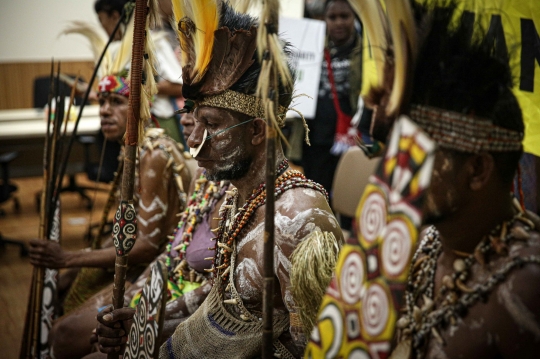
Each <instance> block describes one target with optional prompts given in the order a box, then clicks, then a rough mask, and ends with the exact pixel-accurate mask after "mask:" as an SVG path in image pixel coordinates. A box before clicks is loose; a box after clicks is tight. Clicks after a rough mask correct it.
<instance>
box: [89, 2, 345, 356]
mask: <svg viewBox="0 0 540 359" xmlns="http://www.w3.org/2000/svg"><path fill="white" fill-rule="evenodd" d="M173 9H174V13H175V24H176V25H177V26H178V30H179V37H180V43H181V46H182V56H183V59H182V60H183V80H184V88H183V92H184V97H185V98H186V99H187V100H186V105H187V107H188V109H189V110H194V115H195V119H196V121H195V127H194V129H193V132H192V134H191V136H190V137H189V139H188V145H189V146H190V147H191V151H192V154H193V156H194V157H195V159H196V160H197V161H198V163H199V166H200V167H204V168H205V169H206V176H207V178H208V179H210V180H215V181H219V180H230V181H231V183H232V184H233V185H234V186H235V189H233V190H231V191H229V192H228V194H227V198H226V199H225V204H224V205H223V206H222V207H221V211H220V216H219V219H220V224H219V226H218V228H216V229H215V230H214V232H215V235H216V238H215V243H216V244H215V250H216V253H215V256H214V257H210V258H208V259H209V260H212V261H213V268H212V269H211V272H212V273H213V276H214V277H213V286H212V290H211V291H210V293H209V294H208V297H207V298H206V300H205V302H204V303H203V304H202V306H201V307H200V308H199V309H198V310H197V311H196V312H195V313H194V314H192V315H191V316H190V317H189V318H188V319H187V320H185V321H184V322H182V323H181V324H180V325H179V326H178V327H177V328H176V331H175V332H174V334H173V335H172V337H170V338H169V339H168V340H167V341H166V343H165V344H163V346H162V347H161V350H160V357H162V358H221V357H223V358H231V357H236V358H251V357H254V356H257V355H259V354H260V350H261V343H262V324H261V323H262V322H261V317H262V294H263V282H264V281H263V277H262V274H263V256H262V252H263V245H264V242H265V238H264V223H263V222H264V212H265V204H266V192H265V187H266V185H265V175H264V168H265V161H266V155H267V153H266V147H265V138H266V131H267V129H266V126H267V123H266V121H267V120H268V121H270V118H267V117H266V116H265V109H264V108H263V107H262V105H261V104H262V101H261V100H260V98H258V97H256V96H255V93H256V88H257V79H258V77H259V74H260V72H261V71H264V69H261V63H260V62H259V60H258V59H257V54H256V50H257V42H256V37H257V33H258V32H259V31H260V30H261V29H260V28H257V27H256V22H255V19H254V18H252V17H250V16H247V15H241V14H238V13H236V12H234V11H233V10H232V9H231V7H230V6H229V5H228V4H227V3H226V2H219V1H215V0H204V1H174V2H173ZM276 39H277V36H276ZM275 45H276V46H282V45H281V44H279V43H275ZM277 61H282V66H281V69H280V76H279V97H278V102H279V104H278V110H277V116H276V117H275V118H273V119H272V121H276V122H277V124H278V125H279V126H282V125H283V124H284V116H285V113H286V111H287V108H288V106H289V105H290V103H291V99H292V90H293V84H292V81H289V82H288V81H287V78H289V79H290V78H291V77H292V76H291V71H290V69H289V68H288V65H287V63H286V61H284V59H277ZM276 147H277V149H276V157H275V165H276V177H277V179H276V182H275V185H274V189H273V190H274V193H275V195H276V202H275V246H274V253H275V270H274V273H275V277H276V278H277V281H278V283H279V284H278V285H277V286H275V288H274V293H273V298H274V308H275V309H274V312H273V328H274V337H273V338H274V341H273V347H274V352H275V353H276V355H279V356H281V357H282V358H294V357H299V356H300V355H301V353H302V352H303V346H304V344H305V338H304V336H303V333H304V329H303V328H302V324H301V321H300V319H299V316H298V310H299V308H298V307H297V303H296V302H295V300H296V298H295V297H294V295H293V294H291V282H290V276H291V273H290V272H291V270H292V269H293V268H292V266H291V256H292V254H293V251H294V250H295V248H296V247H297V246H298V245H299V244H300V243H303V242H304V241H305V240H306V238H307V237H309V235H310V234H311V232H314V231H316V230H319V231H322V232H328V235H326V236H324V238H325V239H327V241H326V243H327V244H326V245H327V247H324V248H330V250H332V249H333V248H334V247H333V246H334V244H335V243H336V242H337V241H336V238H337V239H338V240H341V238H342V234H341V230H340V229H339V226H338V224H337V222H336V220H335V218H334V216H333V215H332V212H331V209H330V207H329V205H328V202H327V197H326V192H325V190H324V188H323V187H322V186H320V185H318V184H316V183H314V182H312V181H310V180H307V179H306V178H305V177H304V176H303V175H302V174H301V173H299V172H297V171H293V170H290V169H289V168H288V162H287V160H286V159H285V157H284V155H283V150H282V148H281V145H279V144H278V145H277V146H276ZM270 190H272V189H270ZM321 238H322V237H321ZM319 240H321V239H320V238H319ZM321 241H322V240H321ZM328 246H329V247H328ZM311 247H312V248H313V247H317V246H311ZM317 248H319V249H320V250H321V251H323V249H321V248H322V247H317ZM323 256H324V254H323ZM312 261H316V259H315V258H312ZM321 266H324V263H321ZM131 315H133V314H132V312H131V311H130V310H129V309H119V310H115V311H113V312H112V313H110V312H109V311H108V310H107V311H105V312H104V313H102V314H100V315H99V316H98V320H99V321H100V322H101V324H100V325H99V328H98V332H99V334H100V344H101V345H102V346H103V347H104V349H105V351H109V352H114V351H116V349H118V348H114V346H115V345H121V344H122V343H123V342H125V339H122V338H118V337H117V336H118V333H117V331H115V330H114V329H111V328H109V326H110V327H113V326H114V324H115V322H116V321H122V320H123V319H126V317H130V316H131Z"/></svg>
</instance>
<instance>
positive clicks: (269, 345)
mask: <svg viewBox="0 0 540 359" xmlns="http://www.w3.org/2000/svg"><path fill="white" fill-rule="evenodd" d="M276 137H277V136H276V129H275V128H274V127H273V126H272V124H271V123H268V122H267V124H266V206H265V211H266V212H265V218H264V262H263V273H264V290H263V347H262V354H263V355H262V357H263V359H269V358H273V357H274V348H273V342H274V339H273V336H274V330H273V320H272V316H273V311H274V302H273V298H274V232H275V226H274V215H275V196H274V194H275V193H274V183H275V181H276Z"/></svg>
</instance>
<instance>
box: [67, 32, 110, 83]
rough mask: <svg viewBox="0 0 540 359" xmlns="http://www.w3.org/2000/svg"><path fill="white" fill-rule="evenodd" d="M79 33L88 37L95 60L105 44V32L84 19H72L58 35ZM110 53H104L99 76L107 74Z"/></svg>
mask: <svg viewBox="0 0 540 359" xmlns="http://www.w3.org/2000/svg"><path fill="white" fill-rule="evenodd" d="M69 34H79V35H82V36H84V37H86V38H87V39H88V41H89V42H90V48H91V50H92V54H93V55H94V61H95V62H97V61H98V60H99V57H100V56H101V52H102V51H103V49H104V48H105V45H106V44H107V38H106V36H105V34H104V33H103V32H101V31H99V29H98V28H97V27H96V25H95V24H91V23H88V22H84V21H72V22H70V23H69V24H68V26H67V27H66V28H65V29H64V30H63V31H62V32H61V33H60V35H69ZM111 62H112V60H111V54H110V52H109V51H107V53H105V56H104V57H103V61H102V62H101V69H100V71H99V77H100V78H101V77H103V76H105V75H106V74H107V69H109V68H110V67H111Z"/></svg>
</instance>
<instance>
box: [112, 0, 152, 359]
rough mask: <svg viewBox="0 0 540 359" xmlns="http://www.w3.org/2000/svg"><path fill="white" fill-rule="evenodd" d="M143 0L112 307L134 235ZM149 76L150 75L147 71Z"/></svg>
mask: <svg viewBox="0 0 540 359" xmlns="http://www.w3.org/2000/svg"><path fill="white" fill-rule="evenodd" d="M146 4H147V1H146V0H137V1H136V3H135V15H134V16H135V21H134V30H133V48H132V58H131V80H130V84H131V86H130V95H129V108H128V119H127V128H126V136H125V148H124V151H125V152H124V173H123V175H122V188H121V193H122V200H121V202H120V206H119V207H118V210H117V212H116V215H115V216H114V226H113V240H114V246H115V248H116V263H115V271H114V287H113V297H112V302H113V308H114V309H118V308H122V307H123V306H124V289H125V288H124V285H125V282H126V270H127V263H128V255H129V252H130V250H131V248H133V245H134V244H135V240H136V237H137V213H136V211H135V206H134V204H133V190H134V186H135V162H136V156H137V144H138V137H139V125H140V117H141V111H140V101H141V84H142V68H143V55H144V44H145V34H146V33H145V27H146V26H145V25H146V15H147V12H148V8H147V6H146ZM149 76H151V74H149ZM107 358H118V354H108V356H107Z"/></svg>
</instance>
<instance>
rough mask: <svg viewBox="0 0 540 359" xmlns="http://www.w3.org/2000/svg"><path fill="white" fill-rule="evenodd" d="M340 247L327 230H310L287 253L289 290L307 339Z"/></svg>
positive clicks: (330, 277) (334, 266)
mask: <svg viewBox="0 0 540 359" xmlns="http://www.w3.org/2000/svg"><path fill="white" fill-rule="evenodd" d="M340 249H341V245H340V243H338V241H337V239H336V237H335V236H334V234H333V233H331V232H321V231H318V230H317V231H314V232H312V233H311V234H310V235H309V236H308V238H306V239H305V240H304V241H302V243H300V244H299V245H298V247H296V249H295V250H294V252H293V253H292V255H291V272H290V279H291V293H292V296H293V299H294V302H295V304H296V307H297V310H298V316H299V317H300V321H301V322H302V327H303V329H304V333H305V335H306V337H307V338H309V337H310V334H311V330H312V329H313V327H314V326H315V323H316V319H317V313H318V311H319V307H320V305H321V302H322V299H323V296H324V294H325V293H326V288H327V287H328V285H329V284H330V280H331V279H332V275H333V273H334V269H335V268H336V263H337V259H338V255H339V251H340Z"/></svg>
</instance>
